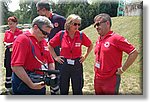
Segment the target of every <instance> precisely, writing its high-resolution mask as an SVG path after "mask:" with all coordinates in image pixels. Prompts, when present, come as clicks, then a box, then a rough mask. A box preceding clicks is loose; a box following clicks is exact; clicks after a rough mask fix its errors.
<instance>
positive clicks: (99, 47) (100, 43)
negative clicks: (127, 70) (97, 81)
mask: <svg viewBox="0 0 150 102" xmlns="http://www.w3.org/2000/svg"><path fill="white" fill-rule="evenodd" d="M98 43H99V46H98V59H97V60H98V62H100V52H101V45H102V42H100V40H99V42H98Z"/></svg>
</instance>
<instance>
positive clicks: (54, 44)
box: [49, 31, 61, 48]
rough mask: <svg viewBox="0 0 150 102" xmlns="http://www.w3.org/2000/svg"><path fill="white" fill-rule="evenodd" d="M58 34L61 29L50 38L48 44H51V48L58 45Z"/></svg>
mask: <svg viewBox="0 0 150 102" xmlns="http://www.w3.org/2000/svg"><path fill="white" fill-rule="evenodd" d="M60 34H61V31H60V32H58V33H57V34H56V35H55V36H54V37H53V38H52V39H50V41H49V45H51V46H52V47H53V48H55V47H56V46H60Z"/></svg>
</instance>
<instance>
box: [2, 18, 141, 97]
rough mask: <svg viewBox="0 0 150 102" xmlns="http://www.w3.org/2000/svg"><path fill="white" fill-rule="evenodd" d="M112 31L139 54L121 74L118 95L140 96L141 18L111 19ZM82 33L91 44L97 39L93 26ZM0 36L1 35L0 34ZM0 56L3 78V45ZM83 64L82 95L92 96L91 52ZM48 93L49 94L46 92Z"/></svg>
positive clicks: (92, 65) (92, 69)
mask: <svg viewBox="0 0 150 102" xmlns="http://www.w3.org/2000/svg"><path fill="white" fill-rule="evenodd" d="M112 22H113V25H112V30H113V31H115V32H117V33H119V34H120V35H122V36H124V37H125V38H127V39H128V41H129V42H130V43H132V44H134V45H135V47H136V49H137V50H138V52H139V56H138V58H137V59H136V60H135V62H134V63H133V65H131V66H130V67H129V69H128V70H127V71H126V72H125V73H123V74H122V81H121V86H120V94H128V95H130V94H142V92H143V91H142V90H143V89H142V84H143V83H142V73H143V68H142V67H143V65H142V61H143V53H142V50H143V43H142V41H143V38H142V36H143V32H142V18H141V17H139V16H133V17H114V18H112ZM83 32H84V33H86V34H87V36H88V37H89V38H90V39H91V40H92V42H93V44H94V45H95V42H96V40H97V38H98V34H97V31H96V29H95V28H94V27H93V25H91V26H89V27H87V28H86V29H84V30H83ZM0 35H3V34H2V33H0ZM0 39H1V41H2V40H3V36H0ZM84 51H85V47H83V53H84ZM0 52H1V53H2V54H1V61H0V66H1V68H2V72H1V70H0V73H1V75H3V76H4V74H5V68H4V67H2V65H3V57H4V54H3V53H4V47H3V44H1V46H0ZM126 58H127V54H125V53H124V55H123V63H124V61H125V59H126ZM83 64H84V79H85V80H84V87H83V91H84V95H88V94H94V85H93V80H94V53H93V50H92V52H91V53H90V54H89V56H88V58H87V59H86V60H85V62H84V63H83ZM4 79H5V76H4V77H3V78H2V79H1V80H0V81H3V82H2V83H1V85H2V86H0V90H1V89H2V90H4V89H3V88H4ZM48 93H49V92H48ZM69 94H72V92H71V88H70V93H69Z"/></svg>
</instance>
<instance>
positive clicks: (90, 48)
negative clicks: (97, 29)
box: [84, 43, 93, 58]
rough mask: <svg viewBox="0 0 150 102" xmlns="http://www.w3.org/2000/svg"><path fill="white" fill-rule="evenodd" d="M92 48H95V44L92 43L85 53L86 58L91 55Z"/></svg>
mask: <svg viewBox="0 0 150 102" xmlns="http://www.w3.org/2000/svg"><path fill="white" fill-rule="evenodd" d="M92 48H93V44H92V43H91V45H90V46H89V47H88V49H87V51H86V53H85V54H84V57H85V58H86V57H87V56H88V55H89V53H90V52H91V51H92Z"/></svg>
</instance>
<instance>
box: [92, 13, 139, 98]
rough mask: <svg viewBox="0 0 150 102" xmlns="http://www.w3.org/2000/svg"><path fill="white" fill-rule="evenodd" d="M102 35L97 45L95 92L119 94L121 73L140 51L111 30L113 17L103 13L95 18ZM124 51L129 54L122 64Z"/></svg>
mask: <svg viewBox="0 0 150 102" xmlns="http://www.w3.org/2000/svg"><path fill="white" fill-rule="evenodd" d="M94 22H95V24H94V27H95V28H96V30H97V32H98V34H99V35H100V36H99V38H98V40H97V42H96V46H95V55H96V57H95V65H94V70H95V78H94V89H95V94H97V95H102V94H118V91H119V85H120V75H121V74H122V73H123V72H125V71H126V70H127V68H128V67H129V66H130V65H131V64H132V63H133V62H134V61H135V59H136V57H137V55H138V52H137V51H136V49H135V47H134V46H133V45H131V44H130V43H129V42H128V41H127V39H125V38H124V37H122V36H120V35H118V34H117V33H115V32H113V31H111V25H112V22H111V18H110V16H109V15H108V14H105V13H102V14H99V15H97V16H96V17H95V18H94ZM123 52H126V53H127V54H128V55H129V56H128V58H127V60H126V61H125V63H124V65H122V56H123Z"/></svg>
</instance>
